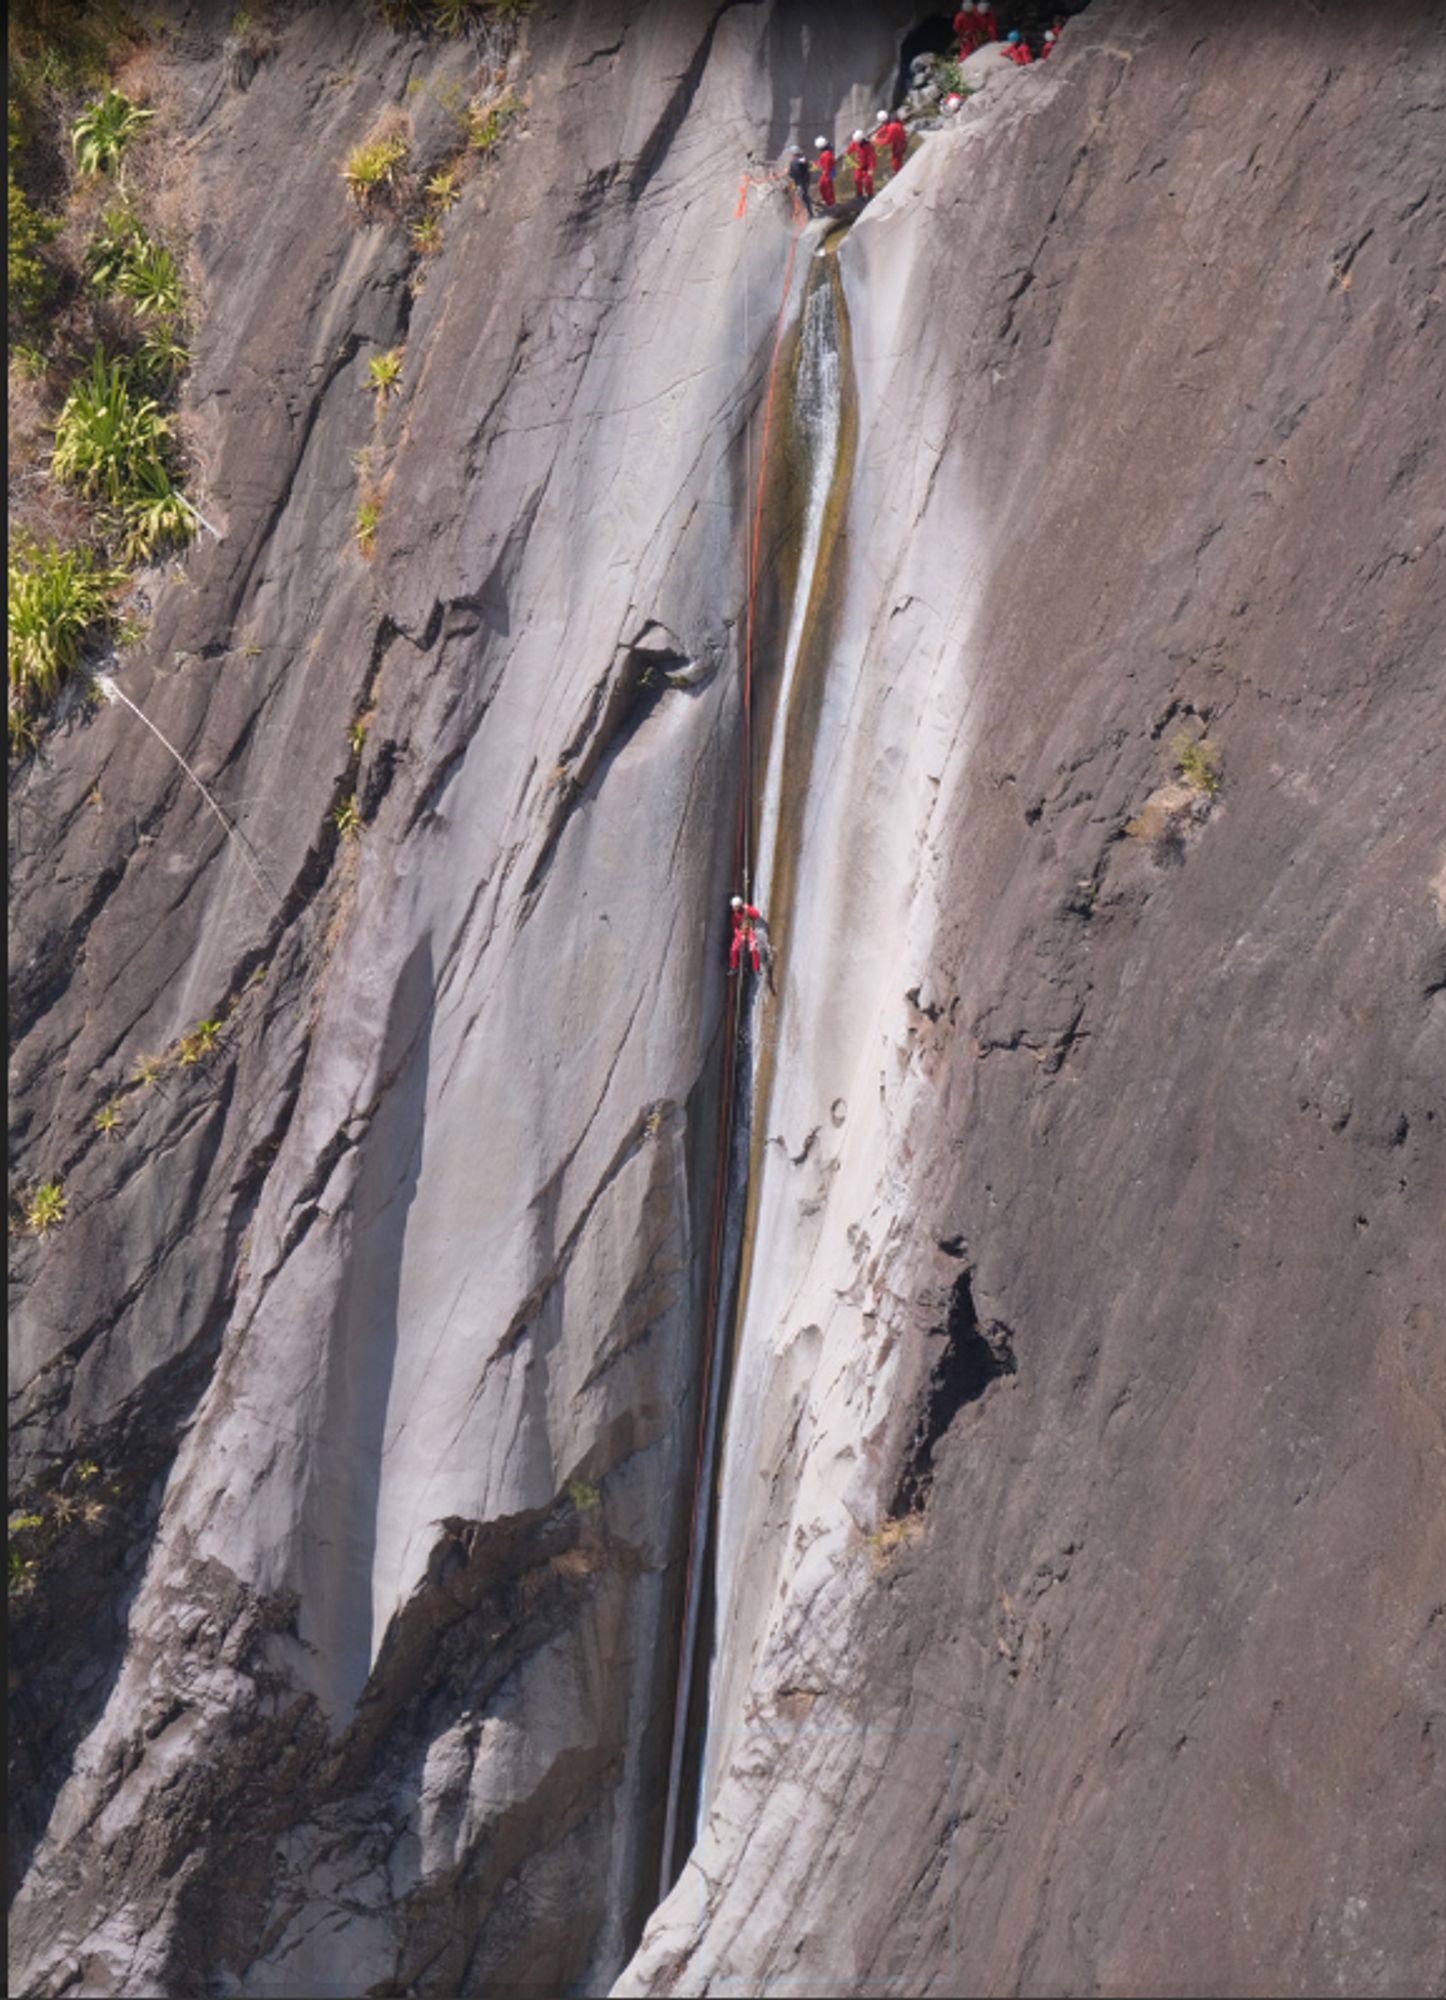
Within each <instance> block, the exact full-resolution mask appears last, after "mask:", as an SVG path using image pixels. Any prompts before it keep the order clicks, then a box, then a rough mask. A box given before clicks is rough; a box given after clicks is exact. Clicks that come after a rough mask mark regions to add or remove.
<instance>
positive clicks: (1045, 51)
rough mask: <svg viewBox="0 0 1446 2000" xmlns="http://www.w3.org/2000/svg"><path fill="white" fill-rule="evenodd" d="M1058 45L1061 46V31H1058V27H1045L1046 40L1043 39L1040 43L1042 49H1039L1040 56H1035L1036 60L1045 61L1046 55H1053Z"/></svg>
mask: <svg viewBox="0 0 1446 2000" xmlns="http://www.w3.org/2000/svg"><path fill="white" fill-rule="evenodd" d="M1058 46H1059V31H1058V29H1057V28H1046V29H1045V31H1044V40H1043V42H1042V43H1041V44H1040V50H1039V54H1038V56H1037V57H1036V58H1035V60H1036V61H1037V62H1043V61H1044V59H1045V57H1046V56H1052V55H1053V54H1054V52H1055V50H1056V48H1057V47H1058Z"/></svg>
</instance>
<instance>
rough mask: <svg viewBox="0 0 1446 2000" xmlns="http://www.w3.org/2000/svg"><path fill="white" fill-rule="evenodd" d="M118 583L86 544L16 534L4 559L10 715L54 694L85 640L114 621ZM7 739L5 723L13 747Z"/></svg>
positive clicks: (75, 663) (73, 667) (119, 576)
mask: <svg viewBox="0 0 1446 2000" xmlns="http://www.w3.org/2000/svg"><path fill="white" fill-rule="evenodd" d="M122 582H124V577H123V576H122V574H121V572H120V571H119V570H117V569H112V568H110V567H109V566H108V565H107V564H105V563H103V562H102V561H101V560H100V559H99V558H98V557H97V556H96V555H95V554H94V553H93V551H91V550H90V549H85V548H76V549H60V548H57V547H56V546H55V544H54V543H53V542H52V543H49V544H47V545H46V546H44V547H42V546H40V545H39V544H36V543H33V542H27V541H25V540H23V539H21V538H20V537H17V538H16V541H15V544H14V546H13V547H12V548H11V550H10V554H9V557H8V559H7V563H6V606H7V610H8V613H9V634H8V645H7V652H8V656H9V659H8V664H9V679H10V698H11V704H12V714H13V713H14V710H15V708H16V707H18V708H19V709H21V710H22V711H24V712H27V713H28V712H29V711H30V710H31V709H32V708H33V706H34V705H35V704H36V703H37V702H47V701H51V700H53V699H54V697H55V696H56V695H57V694H58V693H59V692H60V689H61V687H62V686H63V685H64V683H65V682H66V681H67V680H68V679H69V678H70V676H71V675H72V674H73V673H74V672H75V670H76V667H77V666H78V665H79V662H80V657H81V654H82V652H83V650H84V647H85V643H86V641H87V639H89V638H90V637H91V636H92V635H94V634H99V633H101V632H104V631H105V630H107V629H108V628H109V627H110V626H111V624H112V623H113V622H114V617H115V613H114V610H113V608H112V603H111V600H112V598H113V596H114V594H115V592H116V590H117V589H118V588H119V586H120V585H121V583H122ZM13 737H14V730H13V727H12V746H13Z"/></svg>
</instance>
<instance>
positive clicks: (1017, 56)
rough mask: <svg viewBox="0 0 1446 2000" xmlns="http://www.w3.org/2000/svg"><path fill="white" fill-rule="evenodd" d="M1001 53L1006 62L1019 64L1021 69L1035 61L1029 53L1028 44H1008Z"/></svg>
mask: <svg viewBox="0 0 1446 2000" xmlns="http://www.w3.org/2000/svg"><path fill="white" fill-rule="evenodd" d="M999 53H1000V55H1002V56H1003V57H1004V59H1005V61H1006V62H1012V63H1018V64H1019V67H1020V68H1021V69H1023V68H1024V67H1025V65H1026V64H1027V63H1032V62H1033V61H1034V57H1033V56H1032V55H1031V54H1030V53H1029V44H1028V42H1006V43H1005V44H1004V47H1003V48H1002V49H1001V50H1000V51H999Z"/></svg>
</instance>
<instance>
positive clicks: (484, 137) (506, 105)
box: [466, 91, 527, 158]
mask: <svg viewBox="0 0 1446 2000" xmlns="http://www.w3.org/2000/svg"><path fill="white" fill-rule="evenodd" d="M526 109H527V105H526V102H525V101H524V100H523V99H522V98H520V97H518V96H517V95H516V94H515V93H514V92H512V91H508V92H507V93H506V94H505V95H504V96H502V97H497V98H494V99H493V100H492V102H491V103H490V104H477V103H475V102H474V103H472V104H469V105H468V107H467V115H466V130H467V143H468V145H469V146H471V148H472V149H473V151H474V152H477V153H481V154H482V155H483V156H484V158H490V157H491V155H492V154H493V153H495V152H496V151H497V148H498V147H499V146H500V145H501V144H502V141H503V139H505V138H506V136H507V132H508V129H509V127H510V126H511V125H513V124H514V123H515V122H516V120H517V119H518V118H520V117H521V116H522V113H523V112H524V111H525V110H526Z"/></svg>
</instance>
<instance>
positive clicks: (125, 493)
mask: <svg viewBox="0 0 1446 2000" xmlns="http://www.w3.org/2000/svg"><path fill="white" fill-rule="evenodd" d="M170 442H171V424H170V419H169V418H168V417H166V416H164V415H163V414H162V412H161V407H160V405H159V403H157V402H156V401H155V400H154V398H153V397H150V396H145V395H140V394H137V392H136V390H135V388H134V387H133V386H132V383H131V380H130V376H129V371H128V370H127V368H126V366H125V364H124V363H123V362H121V361H108V360H107V359H106V357H105V355H104V354H103V353H102V352H101V350H100V349H99V348H97V349H96V350H95V353H94V354H93V355H92V357H91V364H90V367H89V368H88V369H87V370H86V372H85V374H84V375H82V376H81V377H80V379H79V381H78V382H77V383H76V384H75V387H74V388H73V389H72V390H71V392H70V394H69V395H68V396H67V397H66V399H65V403H64V405H63V407H62V409H61V412H60V415H59V416H58V417H57V418H56V422H55V454H54V457H53V458H52V460H51V470H52V471H53V472H54V474H55V476H56V478H57V479H59V480H62V481H63V482H64V483H65V484H66V485H67V486H74V487H76V488H78V490H79V491H80V492H81V493H83V494H84V495H85V497H86V498H87V499H88V500H96V499H100V500H106V501H109V503H110V504H111V505H112V506H113V507H116V508H124V507H125V506H126V505H127V504H128V503H129V502H130V501H131V500H133V499H135V498H137V497H138V494H139V491H140V487H141V480H142V478H143V476H144V474H145V473H147V472H155V473H157V474H159V475H160V477H161V479H162V480H163V481H164V482H165V484H166V485H167V486H169V484H170V474H169V471H168V469H167V464H166V458H167V453H168V450H169V448H170Z"/></svg>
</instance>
